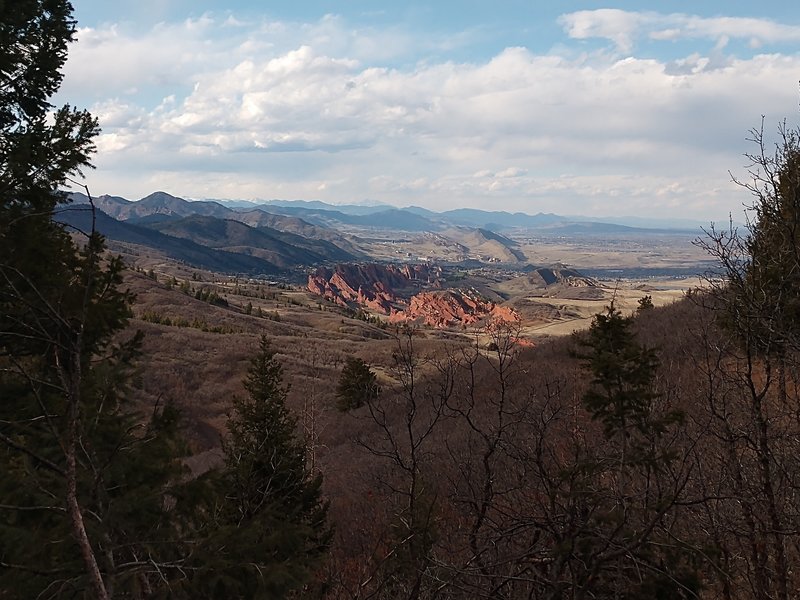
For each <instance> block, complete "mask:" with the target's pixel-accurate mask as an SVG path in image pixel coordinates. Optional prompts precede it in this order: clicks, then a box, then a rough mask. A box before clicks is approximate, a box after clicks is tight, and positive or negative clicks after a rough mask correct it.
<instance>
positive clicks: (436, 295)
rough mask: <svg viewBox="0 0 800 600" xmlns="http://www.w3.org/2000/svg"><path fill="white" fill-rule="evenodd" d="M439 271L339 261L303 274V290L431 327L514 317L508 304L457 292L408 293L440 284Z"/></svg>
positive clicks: (431, 267) (432, 267)
mask: <svg viewBox="0 0 800 600" xmlns="http://www.w3.org/2000/svg"><path fill="white" fill-rule="evenodd" d="M441 275H442V270H441V268H440V267H437V266H435V265H428V264H419V265H402V266H400V267H396V266H394V265H378V264H366V265H351V264H342V265H336V267H334V268H333V269H328V268H325V267H320V268H319V269H317V270H316V271H315V272H314V273H312V274H311V275H309V276H308V289H309V291H311V292H312V293H314V294H318V295H320V296H323V297H325V298H327V299H328V300H330V301H331V302H334V303H336V304H338V305H340V306H350V305H357V306H359V307H361V308H366V309H370V310H373V311H375V312H378V313H381V314H384V315H389V321H390V322H392V323H402V322H408V321H421V322H423V323H425V324H426V325H429V326H431V327H454V326H460V325H473V324H475V323H477V322H479V321H481V320H482V319H485V318H487V317H492V318H493V319H500V320H504V321H518V320H519V317H518V315H517V314H516V313H515V312H514V310H513V309H511V308H508V307H503V306H497V305H495V304H494V303H492V302H487V301H485V300H483V299H481V298H480V297H478V296H477V295H471V294H468V293H464V292H461V291H458V290H444V291H423V292H419V293H416V294H415V295H412V294H413V292H414V291H416V290H418V289H419V288H420V287H423V286H425V287H434V288H438V287H440V286H441ZM409 292H412V293H409ZM409 296H410V300H406V298H408V297H409Z"/></svg>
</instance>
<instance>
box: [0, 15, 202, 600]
mask: <svg viewBox="0 0 800 600" xmlns="http://www.w3.org/2000/svg"><path fill="white" fill-rule="evenodd" d="M71 11H72V7H71V5H70V4H69V2H67V1H66V0H19V1H15V2H13V3H9V2H5V3H2V2H0V398H2V402H0V473H2V477H0V507H2V508H0V590H2V592H0V596H2V597H3V598H14V597H19V598H32V597H41V596H43V595H46V596H71V597H77V596H91V597H94V598H108V597H111V596H113V595H115V594H120V595H131V596H137V595H139V596H141V595H146V594H148V593H150V592H151V591H153V586H154V584H156V582H157V581H161V578H162V577H163V575H164V573H165V572H166V573H167V574H168V575H172V573H170V572H169V569H170V568H172V569H173V572H179V571H178V567H179V566H180V565H179V563H176V562H174V559H176V558H177V559H178V560H179V561H180V560H181V559H182V558H181V557H182V556H184V555H185V554H186V552H185V547H183V546H182V540H181V535H182V532H185V531H188V528H186V527H182V526H181V523H180V519H179V518H178V514H179V513H180V512H181V511H183V508H184V507H183V506H180V507H177V506H173V501H174V500H175V499H176V498H177V494H178V493H179V490H178V488H179V487H181V480H182V471H183V467H182V465H181V464H180V462H179V459H178V457H179V456H180V455H181V453H182V451H183V444H182V441H181V439H180V435H179V431H178V430H179V427H178V418H177V416H176V414H175V412H174V411H172V410H171V409H170V408H165V409H163V410H157V411H154V413H153V414H152V416H151V418H149V419H148V418H146V417H143V416H142V415H139V414H137V413H136V411H134V410H133V408H132V407H131V406H130V403H129V402H128V400H127V398H126V393H125V391H126V381H127V379H128V376H129V375H130V370H131V364H132V360H133V359H134V358H135V356H136V353H137V349H138V346H139V340H140V337H139V336H138V335H132V336H120V335H119V332H120V331H121V330H122V329H123V328H124V327H125V325H126V322H127V318H128V316H129V314H130V304H131V302H132V300H133V297H132V295H131V294H130V293H128V292H127V291H124V290H123V289H121V285H122V271H123V264H122V262H121V261H120V260H119V259H117V258H108V257H106V256H105V247H104V243H103V239H102V237H101V236H100V235H99V234H97V233H96V232H95V231H94V227H93V226H92V223H93V217H94V213H93V210H92V209H91V208H89V209H85V210H87V213H88V214H87V216H88V218H87V222H88V223H89V226H88V228H87V229H86V230H85V231H84V232H83V233H84V234H85V237H83V238H82V246H81V247H78V246H77V245H76V244H75V243H73V241H72V238H71V237H70V235H69V234H68V233H67V232H66V231H65V230H64V228H63V227H62V226H60V225H58V224H56V223H55V222H54V221H53V216H54V213H55V212H56V211H57V210H61V209H63V205H64V204H65V201H66V198H65V196H64V194H63V193H62V192H61V191H60V189H61V188H62V186H63V185H64V184H65V182H66V181H67V179H68V178H70V177H73V176H75V175H78V174H80V169H81V168H85V167H88V166H89V155H90V154H91V152H92V151H93V149H94V146H93V138H94V137H95V135H96V133H97V124H96V121H95V120H94V119H93V118H92V117H91V115H89V114H88V113H86V112H85V111H77V110H74V109H72V108H70V107H68V106H67V107H64V108H62V109H59V110H56V111H55V112H54V113H53V114H52V115H51V114H49V113H50V109H51V108H53V107H52V106H51V104H50V103H49V98H50V96H51V95H52V94H53V93H54V92H55V91H56V90H57V89H58V87H59V85H60V82H61V79H62V75H61V73H60V68H61V67H62V65H63V63H64V60H65V59H66V48H67V45H68V43H69V42H70V41H71V40H72V36H73V34H74V31H75V22H74V21H73V20H72V19H71ZM126 337H127V338H128V339H127V340H126V339H125V338H126ZM185 512H186V513H187V514H188V513H191V511H189V510H187V511H185ZM168 563H172V567H169V566H168ZM153 574H158V578H153V577H152V575H153ZM156 585H157V584H156Z"/></svg>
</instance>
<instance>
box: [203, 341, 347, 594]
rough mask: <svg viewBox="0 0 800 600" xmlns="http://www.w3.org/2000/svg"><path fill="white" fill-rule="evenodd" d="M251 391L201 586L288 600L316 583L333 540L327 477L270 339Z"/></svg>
mask: <svg viewBox="0 0 800 600" xmlns="http://www.w3.org/2000/svg"><path fill="white" fill-rule="evenodd" d="M244 387H245V389H246V390H247V392H248V395H247V397H244V398H236V399H234V400H233V411H232V413H231V415H230V417H229V419H228V437H227V438H226V439H225V441H224V443H223V450H224V454H225V469H224V472H223V473H222V474H221V478H220V484H221V485H222V487H223V489H224V490H226V497H225V499H224V503H223V504H222V505H220V506H219V507H218V510H217V513H216V527H217V531H216V532H215V533H213V534H212V536H211V538H210V540H209V541H208V542H207V544H206V552H207V553H206V554H205V555H204V556H205V558H204V559H203V563H204V564H203V571H204V572H203V573H202V575H201V577H200V578H199V579H198V582H197V583H196V584H195V585H196V589H197V590H198V591H200V592H201V593H202V594H203V597H214V598H230V597H246V598H284V597H286V594H287V593H289V592H290V591H292V590H298V589H301V588H303V586H306V585H308V584H309V583H310V582H311V580H312V576H313V574H314V571H315V568H316V567H317V566H318V565H319V563H320V560H321V558H322V557H323V556H324V554H325V553H326V551H327V547H328V544H329V542H330V537H331V532H330V529H329V528H328V526H327V525H326V518H327V504H326V503H324V502H323V500H322V492H321V486H322V477H321V476H319V475H318V476H316V477H314V476H312V475H311V473H310V472H309V469H308V467H307V465H306V447H305V444H304V443H303V442H302V441H301V440H299V439H298V438H297V435H296V429H297V421H296V418H295V417H294V416H293V415H292V414H291V413H290V411H289V410H288V408H287V407H286V396H287V393H288V388H287V387H285V386H284V385H283V369H282V367H281V365H280V363H279V362H278V361H277V359H276V358H275V355H274V352H273V351H272V350H271V349H270V347H269V342H268V340H267V339H266V337H262V338H261V342H260V346H259V350H258V352H257V354H256V355H255V356H254V357H253V358H252V360H251V364H250V368H249V370H248V373H247V377H246V379H245V381H244Z"/></svg>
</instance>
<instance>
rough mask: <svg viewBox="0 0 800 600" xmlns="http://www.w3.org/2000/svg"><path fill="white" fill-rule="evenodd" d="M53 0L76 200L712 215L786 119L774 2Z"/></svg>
mask: <svg viewBox="0 0 800 600" xmlns="http://www.w3.org/2000/svg"><path fill="white" fill-rule="evenodd" d="M700 5H702V6H700ZM73 6H74V9H75V13H74V16H75V18H76V19H77V22H78V32H77V35H76V41H75V42H74V43H73V44H72V45H71V46H70V54H69V58H68V61H67V64H66V65H65V67H64V73H65V77H64V82H63V85H62V88H61V91H60V92H59V94H58V95H57V97H56V98H55V99H54V102H55V103H56V104H63V103H69V104H71V105H73V106H78V107H81V108H87V109H89V110H90V111H91V112H92V113H93V114H94V115H95V116H97V117H98V119H99V122H100V126H101V128H102V133H101V135H100V136H99V137H98V139H97V148H98V151H97V154H96V156H95V158H94V165H95V166H96V169H94V170H91V171H87V172H86V173H85V175H86V184H87V185H88V186H89V189H90V191H91V192H92V193H93V194H95V195H99V194H112V195H118V196H123V197H126V198H129V199H138V198H141V197H143V196H145V195H147V194H149V193H151V192H154V191H157V190H161V191H166V192H168V193H170V194H173V195H176V196H180V197H184V198H189V199H207V198H213V199H230V200H253V201H258V200H269V199H287V200H294V199H303V200H323V201H325V202H330V203H333V204H344V203H385V204H389V205H394V206H409V205H415V206H422V207H425V208H428V209H431V210H437V211H442V210H449V209H453V208H460V207H472V208H481V209H484V210H507V211H522V212H526V213H529V214H535V213H538V212H554V213H558V214H566V215H586V216H596V217H607V216H624V215H633V216H643V217H650V218H653V217H655V218H658V217H663V218H676V217H680V218H686V219H697V220H703V221H716V222H721V221H727V219H728V218H729V215H731V214H732V215H733V216H734V218H735V219H738V218H739V215H740V214H741V212H742V206H743V204H746V203H747V202H748V201H749V196H748V195H747V193H746V191H745V190H743V189H741V188H740V187H738V186H737V185H736V184H735V183H734V182H733V181H732V175H733V176H735V177H738V178H740V179H746V178H747V166H748V162H747V160H746V158H745V156H744V154H745V153H747V152H753V151H754V150H756V148H755V147H754V146H753V144H752V143H751V142H748V138H749V137H750V135H749V133H750V130H751V129H752V128H754V127H756V128H758V127H760V126H761V123H762V117H763V123H764V131H765V134H766V137H767V138H768V140H770V141H772V140H774V139H776V134H777V130H778V127H779V124H780V123H781V122H783V121H784V120H786V122H787V123H788V124H789V125H790V126H796V125H798V123H800V83H799V81H800V8H797V7H796V6H794V3H792V2H786V1H785V0H780V1H774V0H765V1H760V2H753V1H752V0H750V1H748V2H739V1H737V0H732V1H728V2H722V1H705V2H702V3H698V2H658V3H657V2H649V3H646V2H642V1H641V0H640V1H639V2H626V1H622V2H617V3H614V4H610V3H599V2H591V1H586V2H566V1H565V2H534V1H533V0H529V1H527V2H525V1H522V0H495V1H494V2H485V1H477V0H463V1H461V2H455V1H449V0H439V1H437V2H419V1H417V0H409V1H407V2H396V1H395V2H381V1H378V0H372V1H368V0H351V1H345V0H341V1H339V2H323V1H320V0H304V1H302V2H278V1H260V2H259V1H256V0H250V1H246V0H229V1H226V2H222V1H220V0H135V1H130V0H116V1H114V2H109V1H108V0H73Z"/></svg>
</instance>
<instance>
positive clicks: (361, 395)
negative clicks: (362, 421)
mask: <svg viewBox="0 0 800 600" xmlns="http://www.w3.org/2000/svg"><path fill="white" fill-rule="evenodd" d="M379 393H380V388H379V387H378V382H377V379H376V377H375V373H373V372H372V370H371V369H370V368H369V366H368V365H367V364H366V363H365V362H364V361H363V360H361V359H360V358H355V357H352V356H350V357H348V358H347V362H346V363H345V365H344V368H343V369H342V373H341V375H340V376H339V383H338V385H337V386H336V407H337V408H338V409H339V410H340V411H342V412H346V411H348V410H353V409H355V408H359V407H361V406H364V404H366V403H367V402H370V401H371V400H374V399H375V398H377V397H378V394H379Z"/></svg>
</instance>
